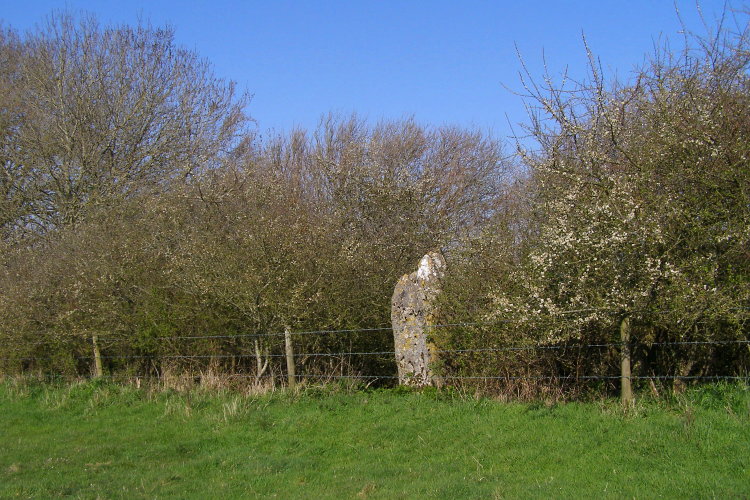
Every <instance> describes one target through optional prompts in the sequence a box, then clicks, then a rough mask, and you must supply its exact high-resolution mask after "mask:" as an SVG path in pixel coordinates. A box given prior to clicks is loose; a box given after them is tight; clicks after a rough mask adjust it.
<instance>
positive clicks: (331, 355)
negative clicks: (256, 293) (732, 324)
mask: <svg viewBox="0 0 750 500" xmlns="http://www.w3.org/2000/svg"><path fill="white" fill-rule="evenodd" d="M498 323H503V322H493V323H488V322H460V323H445V324H437V325H431V326H429V329H434V330H438V329H448V328H475V327H479V328H485V329H487V328H492V327H495V326H497V324H498ZM392 330H393V328H392V327H391V326H380V327H372V328H360V329H320V330H301V331H285V332H268V333H266V332H262V333H248V334H226V335H173V336H162V337H155V338H152V339H149V340H150V341H154V342H157V343H158V342H163V341H168V340H173V341H178V340H201V339H205V340H212V339H273V338H279V339H280V340H281V339H282V338H285V339H286V338H295V337H296V338H299V337H311V336H332V335H349V334H354V335H363V334H369V333H374V332H389V331H392ZM84 340H85V339H83V338H82V337H69V338H66V339H63V340H62V341H60V340H59V339H58V342H61V343H62V344H65V343H66V342H68V343H70V342H77V343H78V344H79V346H78V348H79V349H81V348H82V347H81V344H82V343H83V341H84ZM122 340H132V339H127V338H124V337H117V336H107V337H101V338H99V341H101V342H103V343H107V342H108V341H109V342H117V341H122ZM49 342H50V340H49V339H39V340H37V341H35V342H33V343H30V344H28V345H32V346H42V345H45V344H49ZM113 345H114V344H113ZM634 345H635V343H623V342H602V343H589V344H583V343H557V344H549V343H541V342H538V343H529V342H526V343H505V344H495V345H492V346H488V347H472V348H456V349H435V350H433V351H432V352H433V353H435V354H436V355H438V356H440V357H446V356H447V357H451V356H453V357H455V356H458V357H460V356H461V355H469V354H479V355H492V354H501V353H514V352H516V353H518V352H533V351H538V352H551V351H575V350H577V351H585V350H593V349H598V350H602V349H609V350H622V349H623V348H624V347H626V346H627V347H631V348H632V347H633V346H634ZM645 345H647V346H648V347H649V348H653V347H659V348H670V347H680V346H730V347H731V346H747V347H748V349H747V351H748V353H750V340H747V339H724V340H720V339H717V340H675V341H658V342H657V341H654V342H648V343H646V344H645ZM275 348H276V350H275V351H274V350H272V349H269V348H268V346H266V349H265V350H263V351H262V352H261V351H259V350H258V348H257V346H255V350H252V351H251V350H250V349H251V347H250V346H247V347H245V348H244V349H242V348H240V349H239V350H236V351H235V352H231V353H228V352H221V351H217V352H211V353H200V354H199V353H188V354H160V353H158V352H151V353H132V352H131V353H117V352H106V350H105V352H103V353H100V354H98V353H94V354H86V355H81V354H75V355H70V356H69V359H72V360H74V361H76V362H93V361H96V362H98V363H101V362H104V363H107V362H115V361H125V362H127V361H145V362H149V363H150V365H149V368H148V372H141V373H133V372H132V371H130V372H129V371H127V370H122V372H121V373H110V374H102V373H100V374H99V375H100V376H101V375H103V376H104V377H108V378H113V379H143V380H149V379H156V380H165V379H166V378H169V377H174V375H173V374H165V373H164V370H163V369H162V368H160V367H159V366H158V364H159V363H164V362H177V361H195V362H198V363H199V366H198V372H197V373H198V378H200V377H202V376H205V375H206V373H207V369H208V366H207V365H206V363H205V362H206V361H210V362H219V361H226V360H230V361H232V362H233V363H234V362H238V361H240V362H241V361H243V360H244V361H255V364H253V363H249V364H248V363H245V365H244V367H242V368H240V369H237V371H236V372H230V373H223V374H222V376H223V377H226V378H227V379H239V380H242V379H250V380H254V381H256V382H257V381H261V380H274V381H275V380H277V379H278V380H283V379H285V378H287V379H288V378H289V377H291V378H292V379H295V380H301V381H304V380H360V381H364V382H369V383H372V382H377V381H384V382H388V381H391V382H392V381H396V380H398V379H399V376H398V375H396V374H395V373H393V372H391V373H387V372H383V373H362V372H361V371H360V372H358V371H357V370H354V369H350V373H343V368H342V367H339V368H338V369H337V370H329V371H328V372H323V373H319V370H320V368H319V367H318V368H317V370H309V371H307V372H306V373H291V372H290V371H289V370H288V369H285V367H284V366H283V364H277V365H275V366H273V367H272V368H271V369H270V370H269V371H271V373H266V370H267V366H268V363H269V362H270V361H271V360H274V359H281V358H288V356H289V355H288V353H285V352H279V351H282V347H281V345H277V346H275ZM97 349H98V348H97ZM131 349H133V350H135V348H132V347H131ZM2 350H3V351H4V352H6V353H11V352H22V350H15V351H14V349H12V348H8V347H7V346H6V347H5V348H4V349H2ZM396 354H397V353H396V351H395V350H371V351H370V350H342V351H328V350H327V351H311V352H301V353H295V354H294V359H295V360H297V361H296V363H297V364H299V365H301V366H300V367H299V368H301V369H304V367H305V363H306V360H309V359H315V358H323V359H326V358H327V359H331V360H349V361H351V359H352V358H361V357H372V358H381V360H383V361H391V362H393V360H394V358H395V356H396ZM56 359H59V356H53V355H39V356H34V355H19V356H8V355H6V356H3V357H0V366H2V365H3V364H4V365H5V366H6V367H7V366H8V365H9V364H18V363H21V364H25V365H27V366H29V365H32V364H34V363H39V362H45V361H52V360H56ZM201 363H202V364H201ZM261 363H265V364H266V367H263V368H262V369H261V368H260V364H261ZM115 368H116V367H115ZM120 368H122V367H120ZM252 368H257V369H256V371H255V373H252V372H251V369H252ZM350 368H351V363H350ZM394 371H395V370H394ZM92 373H93V370H92ZM186 376H190V374H189V373H188V374H186ZM622 378H623V377H622V375H614V374H611V373H585V374H578V373H576V374H574V375H570V374H568V375H560V374H553V375H541V374H528V373H526V374H464V373H461V374H451V373H446V374H440V375H439V379H440V381H441V382H442V383H451V382H472V381H474V382H482V381H483V382H513V381H546V382H562V383H564V382H566V381H575V382H582V381H616V380H622ZM627 378H629V379H630V380H633V381H711V380H713V381H720V380H724V381H745V382H747V381H748V380H750V377H749V376H748V375H747V374H742V373H725V374H653V373H652V374H637V375H630V376H628V377H627Z"/></svg>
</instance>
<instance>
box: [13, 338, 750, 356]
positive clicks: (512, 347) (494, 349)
mask: <svg viewBox="0 0 750 500" xmlns="http://www.w3.org/2000/svg"><path fill="white" fill-rule="evenodd" d="M732 344H736V345H745V344H748V345H750V340H700V341H688V340H685V341H673V342H651V343H644V344H643V345H645V346H679V345H732ZM623 345H625V344H623V343H622V342H610V343H605V344H560V345H545V344H532V345H506V346H501V347H486V348H472V349H438V350H435V351H434V352H436V353H437V354H467V353H492V352H513V351H534V350H567V349H571V350H572V349H601V348H613V347H614V348H619V347H623ZM395 355H396V352H395V351H365V352H359V351H353V352H346V351H344V352H308V353H297V354H295V357H343V356H395ZM257 357H258V355H257V354H256V353H251V354H198V355H192V354H170V355H159V354H133V355H110V356H101V359H231V358H234V359H242V358H257ZM260 357H262V358H283V357H286V354H275V353H268V354H261V356H260ZM51 359H57V357H56V356H27V357H21V358H14V357H2V358H0V361H42V360H51ZM73 359H75V360H80V361H83V360H90V359H94V356H92V355H87V356H74V357H73Z"/></svg>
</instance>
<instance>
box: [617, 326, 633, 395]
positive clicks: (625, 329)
mask: <svg viewBox="0 0 750 500" xmlns="http://www.w3.org/2000/svg"><path fill="white" fill-rule="evenodd" d="M620 342H621V343H622V351H621V357H622V360H621V361H622V362H621V365H620V400H621V401H622V403H623V404H628V405H629V404H632V403H633V386H632V384H631V371H630V318H629V317H628V316H625V317H624V318H622V321H620Z"/></svg>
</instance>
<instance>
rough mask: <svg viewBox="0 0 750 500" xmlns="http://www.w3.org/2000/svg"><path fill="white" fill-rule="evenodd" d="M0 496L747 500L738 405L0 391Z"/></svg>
mask: <svg viewBox="0 0 750 500" xmlns="http://www.w3.org/2000/svg"><path fill="white" fill-rule="evenodd" d="M0 415H2V417H1V418H2V425H0V497H2V498H15V497H20V498H26V497H40V498H45V497H53V496H54V497H57V496H68V497H80V498H96V497H104V498H133V497H136V498H154V497H159V498H164V497H178V498H206V497H213V498H219V497H221V498H243V497H244V498H247V497H277V498H388V499H390V498H518V497H539V498H542V497H557V498H559V497H577V498H580V497H589V498H593V497H597V498H599V497H604V498H607V497H610V498H622V497H638V498H646V497H658V496H662V497H692V498H698V497H745V496H748V495H750V451H749V448H748V443H750V425H748V424H750V394H748V391H747V390H746V389H744V388H741V387H728V386H723V387H722V386H713V387H708V388H703V389H697V390H693V391H690V392H688V393H687V394H686V395H685V396H684V397H680V398H678V399H673V400H670V401H658V402H654V401H652V402H643V401H641V402H639V403H638V405H637V406H636V408H635V409H633V410H630V411H628V412H625V411H623V409H622V408H621V407H620V406H619V405H618V404H617V403H615V402H592V403H567V404H564V405H557V406H548V405H545V404H542V403H539V404H501V403H498V402H495V401H492V400H474V399H466V398H459V397H455V396H453V395H451V394H448V393H437V392H425V393H413V392H402V391H397V390H389V391H358V392H355V391H348V390H344V389H340V388H339V389H335V388H327V389H317V390H316V389H307V390H304V391H301V392H299V393H294V394H292V393H284V392H276V393H271V394H267V395H259V396H241V395H237V394H231V393H223V394H209V393H200V392H192V393H187V394H185V393H176V392H169V391H167V392H164V391H160V392H156V391H148V390H143V389H134V388H128V387H121V386H115V385H109V384H101V383H83V384H76V385H72V386H71V385H67V386H51V385H44V384H30V383H27V382H24V383H18V382H13V381H5V382H3V383H0Z"/></svg>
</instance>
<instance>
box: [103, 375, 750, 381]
mask: <svg viewBox="0 0 750 500" xmlns="http://www.w3.org/2000/svg"><path fill="white" fill-rule="evenodd" d="M288 377H289V375H288V374H286V373H279V374H269V375H266V374H264V375H254V374H250V373H234V374H226V375H224V374H220V375H217V374H177V375H174V374H169V375H165V374H106V375H100V376H94V375H91V376H90V378H91V379H96V378H102V379H141V380H149V379H151V380H180V379H193V380H203V379H212V378H239V379H254V380H261V379H263V380H267V379H282V380H285V379H286V380H288ZM294 377H295V379H302V380H305V379H351V380H358V379H361V380H381V379H382V380H398V379H400V377H399V376H398V375H360V374H353V375H333V374H317V373H308V374H295V375H294ZM434 378H435V379H439V380H442V381H448V380H472V381H488V380H491V381H518V380H536V381H539V380H550V381H577V380H622V379H623V378H625V379H629V380H744V381H747V382H750V374H748V375H631V376H629V377H623V376H621V375H577V376H562V377H561V376H558V375H443V376H435V377H434Z"/></svg>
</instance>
